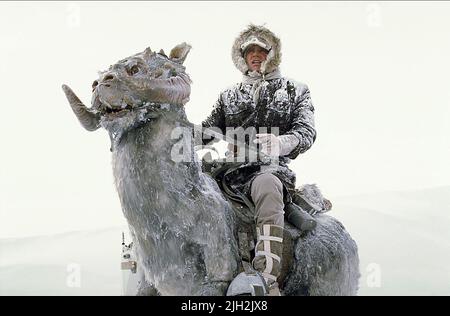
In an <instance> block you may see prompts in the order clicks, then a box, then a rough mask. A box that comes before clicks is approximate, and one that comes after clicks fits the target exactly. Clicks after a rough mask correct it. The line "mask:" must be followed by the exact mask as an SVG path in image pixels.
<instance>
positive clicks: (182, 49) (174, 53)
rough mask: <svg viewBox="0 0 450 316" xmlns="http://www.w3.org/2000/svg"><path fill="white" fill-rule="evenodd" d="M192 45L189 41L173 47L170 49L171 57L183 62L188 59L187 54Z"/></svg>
mask: <svg viewBox="0 0 450 316" xmlns="http://www.w3.org/2000/svg"><path fill="white" fill-rule="evenodd" d="M191 48H192V47H191V45H189V44H187V43H181V44H178V45H177V46H175V47H174V48H172V50H171V51H170V57H169V58H170V59H171V60H172V61H174V62H177V63H179V64H183V63H184V60H185V59H186V56H187V54H188V53H189V51H190V50H191Z"/></svg>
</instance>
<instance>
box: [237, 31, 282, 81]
mask: <svg viewBox="0 0 450 316" xmlns="http://www.w3.org/2000/svg"><path fill="white" fill-rule="evenodd" d="M251 36H256V37H257V38H258V39H262V41H263V42H266V43H268V44H269V45H270V46H271V47H272V48H271V49H270V51H269V54H268V55H267V60H266V61H264V62H263V63H262V65H261V73H263V74H268V73H271V72H272V71H274V70H275V69H277V68H278V66H279V65H280V63H281V42H280V39H279V38H278V37H277V36H275V34H273V33H272V32H271V31H270V30H269V29H267V28H265V27H264V26H258V25H253V24H250V25H249V26H248V28H247V29H245V30H244V31H242V32H241V34H239V36H238V37H237V38H236V40H235V41H234V44H233V48H232V52H231V57H232V59H233V62H234V65H235V66H236V68H237V69H239V71H241V72H242V73H243V74H247V71H248V67H247V63H246V62H245V59H244V57H243V56H242V51H241V45H242V44H243V43H245V42H246V41H247V40H248V39H249V38H250V37H251Z"/></svg>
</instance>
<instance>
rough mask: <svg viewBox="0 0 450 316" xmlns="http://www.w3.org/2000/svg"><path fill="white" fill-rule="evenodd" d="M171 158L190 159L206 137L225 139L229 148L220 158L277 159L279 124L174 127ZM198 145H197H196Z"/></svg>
mask: <svg viewBox="0 0 450 316" xmlns="http://www.w3.org/2000/svg"><path fill="white" fill-rule="evenodd" d="M170 136H171V139H172V140H175V144H174V145H173V146H172V150H171V153H170V154H171V159H172V161H174V162H191V161H192V159H193V155H194V152H193V151H194V148H198V147H200V148H201V147H202V145H203V144H204V143H208V142H209V141H218V140H224V141H226V142H228V151H227V154H226V158H224V159H222V161H223V162H247V163H250V162H257V161H268V160H270V162H271V163H277V162H278V159H279V154H280V144H279V143H278V142H276V141H274V140H276V137H277V136H279V128H278V127H260V128H255V127H248V128H246V129H244V128H242V127H237V128H234V127H226V128H225V134H224V133H223V132H222V130H221V129H219V128H217V127H211V128H202V127H201V126H195V127H194V129H191V128H188V127H176V128H174V129H173V130H172V132H171V135H170ZM196 145H197V146H196Z"/></svg>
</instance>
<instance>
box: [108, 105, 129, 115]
mask: <svg viewBox="0 0 450 316" xmlns="http://www.w3.org/2000/svg"><path fill="white" fill-rule="evenodd" d="M132 109H133V107H132V106H131V105H129V104H128V105H127V106H125V107H124V108H110V107H108V106H103V109H102V110H101V111H102V112H103V113H105V114H118V113H122V112H128V111H131V110H132Z"/></svg>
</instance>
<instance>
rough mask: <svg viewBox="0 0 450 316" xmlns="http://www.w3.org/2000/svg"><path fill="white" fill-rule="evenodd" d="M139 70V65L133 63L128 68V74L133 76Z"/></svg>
mask: <svg viewBox="0 0 450 316" xmlns="http://www.w3.org/2000/svg"><path fill="white" fill-rule="evenodd" d="M138 72H139V67H138V66H136V65H134V66H133V67H131V68H130V69H128V74H129V75H130V76H133V75H135V74H137V73H138Z"/></svg>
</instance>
